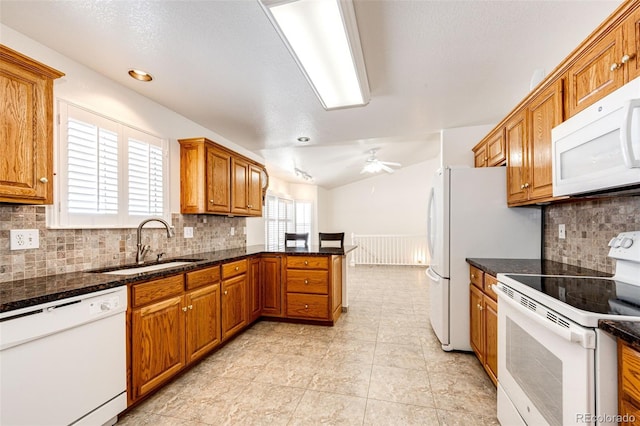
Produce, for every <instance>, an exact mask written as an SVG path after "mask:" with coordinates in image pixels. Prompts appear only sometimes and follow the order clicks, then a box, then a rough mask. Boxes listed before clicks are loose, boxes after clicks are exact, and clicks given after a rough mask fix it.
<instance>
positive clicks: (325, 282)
mask: <svg viewBox="0 0 640 426" xmlns="http://www.w3.org/2000/svg"><path fill="white" fill-rule="evenodd" d="M336 270H339V273H338V272H336ZM285 273H286V279H285V289H286V316H287V318H300V319H310V320H319V321H330V322H332V323H333V322H335V321H336V320H337V319H338V317H339V316H340V314H341V312H342V280H341V277H342V257H341V256H330V255H327V256H293V255H292V256H287V268H286V272H285ZM336 277H338V278H336Z"/></svg>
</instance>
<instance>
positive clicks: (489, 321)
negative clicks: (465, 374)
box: [469, 266, 498, 385]
mask: <svg viewBox="0 0 640 426" xmlns="http://www.w3.org/2000/svg"><path fill="white" fill-rule="evenodd" d="M469 278H470V281H471V284H470V285H469V318H470V324H469V329H470V334H469V340H470V343H471V348H472V349H473V351H474V352H475V354H476V356H477V357H478V359H479V360H480V363H481V364H482V366H483V367H484V369H485V371H486V372H487V374H488V375H489V378H490V379H491V381H492V382H493V384H494V385H497V382H498V303H497V300H496V299H497V297H496V294H495V293H494V292H493V290H491V285H493V284H495V283H497V280H496V279H495V277H493V276H491V275H488V274H485V273H484V272H483V271H481V270H480V269H478V268H475V267H473V266H471V269H470V274H469Z"/></svg>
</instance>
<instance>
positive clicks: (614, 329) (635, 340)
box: [598, 320, 640, 351]
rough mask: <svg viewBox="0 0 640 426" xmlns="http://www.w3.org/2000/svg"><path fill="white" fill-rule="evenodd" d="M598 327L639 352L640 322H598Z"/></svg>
mask: <svg viewBox="0 0 640 426" xmlns="http://www.w3.org/2000/svg"><path fill="white" fill-rule="evenodd" d="M598 327H599V328H601V329H602V330H604V331H606V332H607V333H610V334H612V335H614V336H616V337H617V338H619V339H622V340H624V341H625V342H627V343H629V344H630V345H631V346H633V348H634V349H637V350H639V351H640V322H631V321H615V320H600V321H598Z"/></svg>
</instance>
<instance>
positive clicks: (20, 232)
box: [9, 229, 40, 250]
mask: <svg viewBox="0 0 640 426" xmlns="http://www.w3.org/2000/svg"><path fill="white" fill-rule="evenodd" d="M9 240H10V241H11V243H10V250H27V249H34V248H39V247H40V233H39V232H38V230H37V229H11V230H9Z"/></svg>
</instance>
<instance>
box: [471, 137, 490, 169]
mask: <svg viewBox="0 0 640 426" xmlns="http://www.w3.org/2000/svg"><path fill="white" fill-rule="evenodd" d="M473 166H474V167H487V144H486V143H483V144H482V145H480V146H476V147H474V148H473Z"/></svg>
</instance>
